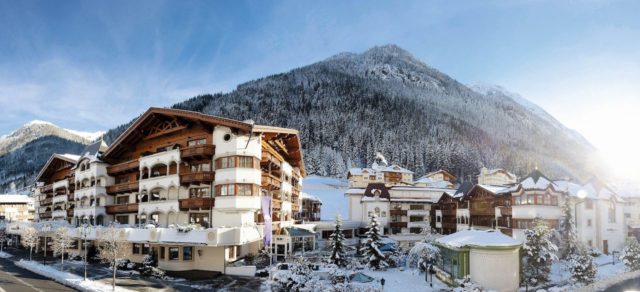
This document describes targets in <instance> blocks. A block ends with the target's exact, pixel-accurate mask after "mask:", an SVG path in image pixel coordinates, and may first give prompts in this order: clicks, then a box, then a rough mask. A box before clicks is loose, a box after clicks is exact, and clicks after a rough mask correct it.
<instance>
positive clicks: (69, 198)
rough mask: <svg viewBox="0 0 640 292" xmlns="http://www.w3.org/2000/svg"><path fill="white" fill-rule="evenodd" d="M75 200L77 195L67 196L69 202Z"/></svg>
mask: <svg viewBox="0 0 640 292" xmlns="http://www.w3.org/2000/svg"><path fill="white" fill-rule="evenodd" d="M74 199H75V195H74V194H73V193H71V194H68V195H67V201H69V202H72V201H73V200H74Z"/></svg>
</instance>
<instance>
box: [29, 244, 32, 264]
mask: <svg viewBox="0 0 640 292" xmlns="http://www.w3.org/2000/svg"><path fill="white" fill-rule="evenodd" d="M32 250H33V247H29V261H32V260H33V259H32V258H31V251H32Z"/></svg>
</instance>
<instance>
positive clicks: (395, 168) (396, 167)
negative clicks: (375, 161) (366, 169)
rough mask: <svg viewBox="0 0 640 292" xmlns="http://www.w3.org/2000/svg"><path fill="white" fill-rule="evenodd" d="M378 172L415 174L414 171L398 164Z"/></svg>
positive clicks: (382, 168)
mask: <svg viewBox="0 0 640 292" xmlns="http://www.w3.org/2000/svg"><path fill="white" fill-rule="evenodd" d="M378 171H381V172H401V173H413V171H411V170H408V169H406V168H404V167H401V166H399V165H397V164H392V165H390V166H386V167H381V168H378Z"/></svg>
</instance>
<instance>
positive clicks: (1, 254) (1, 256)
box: [0, 251, 13, 259]
mask: <svg viewBox="0 0 640 292" xmlns="http://www.w3.org/2000/svg"><path fill="white" fill-rule="evenodd" d="M12 256H13V255H12V254H8V253H6V252H4V251H0V258H3V259H8V258H10V257H12Z"/></svg>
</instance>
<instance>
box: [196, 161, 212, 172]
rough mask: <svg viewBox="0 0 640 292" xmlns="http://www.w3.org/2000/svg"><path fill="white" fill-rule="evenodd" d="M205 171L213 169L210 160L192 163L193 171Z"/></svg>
mask: <svg viewBox="0 0 640 292" xmlns="http://www.w3.org/2000/svg"><path fill="white" fill-rule="evenodd" d="M203 171H211V164H210V163H209V162H201V163H194V164H191V172H203Z"/></svg>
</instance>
